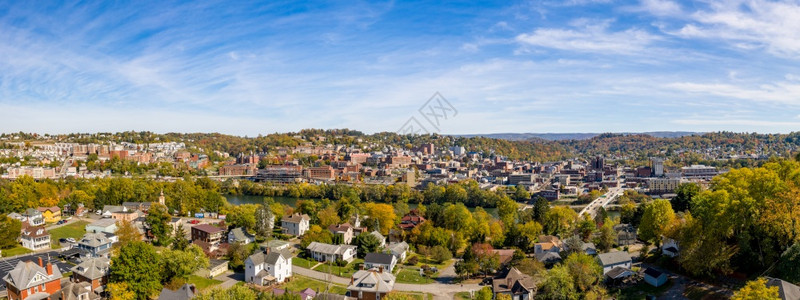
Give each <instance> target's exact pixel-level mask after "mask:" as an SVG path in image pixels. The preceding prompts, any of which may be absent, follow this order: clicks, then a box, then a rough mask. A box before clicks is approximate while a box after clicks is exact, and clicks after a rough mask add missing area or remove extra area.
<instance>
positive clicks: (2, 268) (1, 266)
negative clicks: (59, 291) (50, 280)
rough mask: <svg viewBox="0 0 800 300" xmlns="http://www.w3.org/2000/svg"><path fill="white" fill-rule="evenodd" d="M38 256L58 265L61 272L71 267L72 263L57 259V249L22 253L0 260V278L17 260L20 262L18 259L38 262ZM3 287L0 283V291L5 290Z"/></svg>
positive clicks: (45, 261)
mask: <svg viewBox="0 0 800 300" xmlns="http://www.w3.org/2000/svg"><path fill="white" fill-rule="evenodd" d="M39 257H41V258H42V261H44V263H45V264H46V263H47V262H48V261H50V263H52V264H53V266H55V267H58V270H59V271H61V273H62V274H63V273H66V272H69V269H70V268H71V267H72V265H70V264H67V263H64V262H62V261H60V260H58V252H57V251H49V252H42V253H34V254H28V255H24V256H17V257H12V258H8V259H3V260H0V278H3V277H5V276H6V274H8V272H10V271H11V270H12V269H14V267H15V266H16V265H17V263H18V262H20V261H29V260H30V261H33V262H36V263H38V262H39ZM5 289H6V286H5V285H0V291H5Z"/></svg>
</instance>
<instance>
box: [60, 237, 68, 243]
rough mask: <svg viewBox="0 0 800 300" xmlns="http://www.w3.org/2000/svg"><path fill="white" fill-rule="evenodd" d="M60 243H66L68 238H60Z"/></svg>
mask: <svg viewBox="0 0 800 300" xmlns="http://www.w3.org/2000/svg"><path fill="white" fill-rule="evenodd" d="M58 242H59V243H66V242H67V239H66V238H60V239H58Z"/></svg>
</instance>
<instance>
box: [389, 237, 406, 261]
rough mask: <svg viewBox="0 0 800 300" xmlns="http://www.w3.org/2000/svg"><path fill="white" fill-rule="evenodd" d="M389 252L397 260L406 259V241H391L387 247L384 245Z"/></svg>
mask: <svg viewBox="0 0 800 300" xmlns="http://www.w3.org/2000/svg"><path fill="white" fill-rule="evenodd" d="M386 248H387V249H388V250H389V252H391V253H392V255H394V257H396V258H397V262H400V263H402V262H403V261H405V260H406V254H407V252H408V243H406V242H399V243H391V244H389V247H386Z"/></svg>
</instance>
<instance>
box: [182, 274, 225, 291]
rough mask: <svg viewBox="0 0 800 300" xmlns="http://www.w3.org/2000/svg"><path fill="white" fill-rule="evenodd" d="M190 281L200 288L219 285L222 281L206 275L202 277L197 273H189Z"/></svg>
mask: <svg viewBox="0 0 800 300" xmlns="http://www.w3.org/2000/svg"><path fill="white" fill-rule="evenodd" d="M187 282H188V283H193V284H194V285H195V286H196V287H197V289H198V290H204V289H206V288H208V287H211V286H215V285H218V284H220V283H222V281H219V280H216V279H209V278H205V277H200V276H196V275H189V280H188V281H187Z"/></svg>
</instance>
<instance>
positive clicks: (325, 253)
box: [306, 242, 358, 262]
mask: <svg viewBox="0 0 800 300" xmlns="http://www.w3.org/2000/svg"><path fill="white" fill-rule="evenodd" d="M306 249H308V252H309V254H311V257H313V258H314V260H316V261H329V262H335V261H336V260H339V259H341V260H344V261H347V262H351V261H353V259H355V257H356V252H357V250H358V247H356V246H353V245H331V244H324V243H318V242H311V244H308V247H307V248H306Z"/></svg>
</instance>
